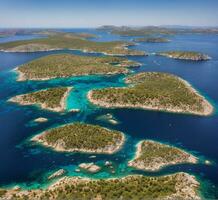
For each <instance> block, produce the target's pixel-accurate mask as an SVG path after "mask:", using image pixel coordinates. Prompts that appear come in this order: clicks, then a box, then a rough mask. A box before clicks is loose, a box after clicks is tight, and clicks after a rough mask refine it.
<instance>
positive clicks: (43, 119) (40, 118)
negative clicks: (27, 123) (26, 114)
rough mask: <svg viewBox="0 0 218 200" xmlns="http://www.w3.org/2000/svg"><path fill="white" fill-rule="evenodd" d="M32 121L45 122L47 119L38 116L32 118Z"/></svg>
mask: <svg viewBox="0 0 218 200" xmlns="http://www.w3.org/2000/svg"><path fill="white" fill-rule="evenodd" d="M33 121H34V122H37V123H42V122H47V121H48V119H47V118H45V117H39V118H36V119H34V120H33Z"/></svg>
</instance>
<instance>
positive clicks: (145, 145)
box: [128, 140, 198, 171]
mask: <svg viewBox="0 0 218 200" xmlns="http://www.w3.org/2000/svg"><path fill="white" fill-rule="evenodd" d="M197 162H198V159H197V158H196V157H195V156H193V155H191V154H189V153H187V152H185V151H183V150H181V149H179V148H177V147H173V146H170V145H166V144H162V143H159V142H156V141H152V140H143V141H141V142H139V143H138V145H137V151H136V155H135V157H134V159H133V160H131V161H129V162H128V165H129V166H130V167H134V168H136V169H140V170H146V171H157V170H160V169H162V168H163V167H166V166H169V165H176V164H183V163H192V164H195V163H197Z"/></svg>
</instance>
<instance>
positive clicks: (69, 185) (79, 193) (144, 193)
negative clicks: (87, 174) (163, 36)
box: [0, 173, 200, 200]
mask: <svg viewBox="0 0 218 200" xmlns="http://www.w3.org/2000/svg"><path fill="white" fill-rule="evenodd" d="M198 187H199V183H198V182H197V180H196V179H195V177H194V176H192V175H189V174H187V173H176V174H172V175H167V176H159V177H149V176H140V175H132V176H127V177H124V178H114V179H106V180H105V179H99V180H93V179H88V178H80V177H63V178H61V179H60V180H59V181H57V182H56V183H54V184H53V185H51V186H50V187H48V188H47V189H44V190H39V189H38V190H21V191H17V190H13V189H12V190H3V189H2V190H1V191H0V194H1V196H2V198H4V199H13V200H16V199H17V200H18V199H19V200H21V199H22V200H23V199H66V200H68V199H93V200H94V199H104V200H111V199H120V200H121V199H137V200H139V199H149V200H150V199H165V200H166V199H185V200H188V199H195V200H199V199H200V197H199V195H198V192H197V189H198Z"/></svg>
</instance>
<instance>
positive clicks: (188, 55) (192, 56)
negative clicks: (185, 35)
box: [157, 51, 211, 61]
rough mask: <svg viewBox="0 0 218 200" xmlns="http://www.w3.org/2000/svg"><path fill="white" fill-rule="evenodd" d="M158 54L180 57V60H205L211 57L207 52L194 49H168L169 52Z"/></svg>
mask: <svg viewBox="0 0 218 200" xmlns="http://www.w3.org/2000/svg"><path fill="white" fill-rule="evenodd" d="M157 55H160V56H165V57H168V58H174V59H179V60H192V61H205V60H210V59H211V58H210V57H209V56H208V55H206V54H202V53H198V52H193V51H167V52H160V53H157Z"/></svg>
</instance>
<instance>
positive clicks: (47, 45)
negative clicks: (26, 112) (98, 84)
mask: <svg viewBox="0 0 218 200" xmlns="http://www.w3.org/2000/svg"><path fill="white" fill-rule="evenodd" d="M39 34H41V35H43V34H44V35H46V36H47V37H45V38H37V39H31V40H22V41H13V42H7V43H2V44H0V51H4V52H38V51H54V50H64V49H68V50H81V51H84V52H90V53H94V52H95V53H103V54H105V55H112V56H144V55H146V54H145V52H143V51H137V50H131V49H128V48H127V47H128V46H131V45H134V43H130V42H123V41H112V42H96V41H90V40H88V39H89V38H90V37H93V36H92V35H90V34H87V33H64V32H52V31H45V32H44V33H43V31H40V32H39Z"/></svg>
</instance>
